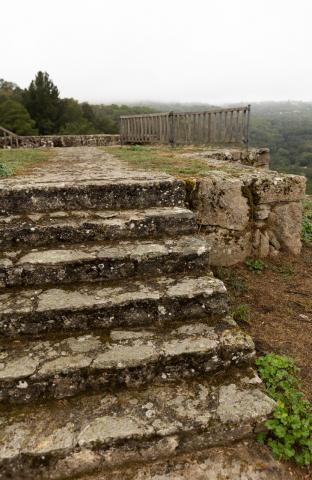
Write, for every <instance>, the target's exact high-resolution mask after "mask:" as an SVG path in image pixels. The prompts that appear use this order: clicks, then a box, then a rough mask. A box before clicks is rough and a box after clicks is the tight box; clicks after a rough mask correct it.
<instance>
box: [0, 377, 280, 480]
mask: <svg viewBox="0 0 312 480" xmlns="http://www.w3.org/2000/svg"><path fill="white" fill-rule="evenodd" d="M242 373H243V374H244V377H246V375H247V376H248V377H249V378H250V380H251V382H250V383H249V384H248V385H246V383H242V382H241V378H242ZM242 373H240V372H239V371H237V370H234V371H232V373H231V375H230V376H228V377H226V378H224V380H223V382H222V385H221V386H219V384H217V383H211V382H209V381H207V380H205V379H199V380H198V381H196V382H194V381H193V382H188V383H185V384H181V383H178V384H176V383H173V384H167V385H165V386H164V385H153V386H149V387H148V388H146V389H144V390H141V391H133V390H128V391H122V392H120V393H115V394H113V395H107V396H105V397H101V396H92V397H86V398H84V397H81V398H78V399H76V400H75V401H74V400H70V401H67V402H64V401H63V403H62V405H58V406H57V405H56V408H55V409H47V408H46V407H45V406H42V407H38V408H36V409H35V410H33V411H28V414H27V417H26V418H25V416H24V415H23V414H20V415H19V414H16V413H14V414H12V416H10V414H8V415H7V416H6V417H2V420H1V423H2V424H1V440H2V442H1V445H0V466H1V470H0V471H1V474H2V477H0V478H5V477H4V476H3V475H4V474H7V475H8V474H9V473H10V472H11V471H12V470H11V469H12V468H13V467H12V466H13V465H14V469H15V470H14V472H15V475H16V477H14V478H20V477H19V476H18V475H19V474H20V473H21V472H23V473H25V472H28V474H30V472H31V468H32V467H31V465H32V464H33V463H32V461H31V458H32V457H33V456H36V458H37V460H36V468H37V469H39V470H38V471H40V475H41V477H40V478H42V479H45V478H52V479H53V478H60V472H61V469H62V468H63V467H62V462H63V457H64V454H66V455H67V457H69V458H68V461H67V467H68V465H70V457H71V455H73V456H74V458H75V462H74V465H75V466H74V468H75V471H76V472H77V471H78V472H79V469H81V470H80V473H81V472H85V471H86V470H88V468H90V466H88V462H84V461H82V462H81V465H80V464H79V460H78V458H77V454H78V453H79V452H84V453H86V451H89V452H90V453H91V454H92V453H94V454H95V456H96V458H97V463H98V465H99V464H100V463H101V464H102V465H103V462H104V464H105V465H106V466H110V467H112V466H116V465H119V464H120V463H123V462H124V461H125V459H126V458H128V460H129V456H130V458H131V459H132V461H135V460H136V461H138V460H139V461H140V462H142V460H143V461H145V460H146V461H147V460H148V459H149V457H152V458H153V459H155V458H158V457H159V455H161V448H162V442H163V441H165V442H167V443H168V442H169V443H170V442H171V443H172V442H173V443H172V445H173V450H174V452H175V453H184V452H185V451H187V450H188V449H189V448H192V449H194V448H199V449H201V448H203V445H205V446H206V447H207V446H209V445H212V444H213V443H214V442H216V441H217V442H218V441H219V442H220V441H221V439H222V441H223V442H225V443H228V442H230V441H232V440H233V439H235V438H236V437H237V435H238V434H239V435H241V434H242V431H244V434H245V435H246V434H248V433H250V432H251V431H252V429H253V428H254V427H255V426H256V425H258V424H259V423H261V422H262V421H263V419H264V418H266V416H267V415H268V414H269V413H270V412H271V411H272V409H273V408H274V402H273V401H272V400H270V399H269V398H268V397H267V396H266V395H265V394H264V393H262V391H261V390H260V389H259V388H258V387H257V386H254V384H253V382H252V375H253V374H252V371H248V372H246V371H244V372H242ZM226 388H227V389H228V392H230V393H231V396H230V397H229V396H226V395H225V394H224V393H225V390H224V389H226ZM222 392H223V394H222ZM220 396H221V399H222V402H221V403H222V405H221V403H220ZM208 405H209V409H207V406H208ZM232 408H234V412H233V415H232V416H231V415H230V414H229V415H224V411H230V410H231V409H232ZM238 432H239V433H238ZM146 441H148V445H149V448H148V449H146ZM116 442H117V443H116ZM117 444H118V445H119V447H118V448H117V449H116V448H115V445H117ZM144 445H145V446H144ZM142 448H143V450H142ZM167 453H168V452H167ZM21 454H23V460H22V461H20V462H19V461H18V459H19V458H21V457H20V455H21ZM42 454H44V455H45V458H42V456H40V455H42ZM75 455H76V457H75ZM142 455H143V457H142ZM82 458H84V455H82ZM58 462H59V463H58ZM93 468H94V465H93ZM52 470H53V472H54V473H52ZM69 473H70V472H69V471H67V475H68V476H69ZM71 473H72V472H71ZM49 475H50V476H49ZM51 475H52V476H51ZM58 475H59V476H58Z"/></svg>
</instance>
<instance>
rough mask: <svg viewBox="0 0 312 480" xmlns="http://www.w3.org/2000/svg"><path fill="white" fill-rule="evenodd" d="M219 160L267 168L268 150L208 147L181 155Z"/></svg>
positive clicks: (268, 161) (268, 163) (268, 160)
mask: <svg viewBox="0 0 312 480" xmlns="http://www.w3.org/2000/svg"><path fill="white" fill-rule="evenodd" d="M183 156H185V157H187V158H199V159H207V160H209V161H210V160H219V161H226V162H229V163H239V164H242V165H248V166H252V167H256V168H269V165H270V150H269V149H268V148H250V149H249V150H246V149H241V148H209V149H207V150H204V151H200V152H195V153H191V154H190V153H185V154H183V155H182V157H183Z"/></svg>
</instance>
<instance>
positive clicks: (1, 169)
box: [0, 163, 12, 177]
mask: <svg viewBox="0 0 312 480" xmlns="http://www.w3.org/2000/svg"><path fill="white" fill-rule="evenodd" d="M9 175H12V171H11V169H10V168H9V167H7V166H6V165H4V163H0V177H8V176H9Z"/></svg>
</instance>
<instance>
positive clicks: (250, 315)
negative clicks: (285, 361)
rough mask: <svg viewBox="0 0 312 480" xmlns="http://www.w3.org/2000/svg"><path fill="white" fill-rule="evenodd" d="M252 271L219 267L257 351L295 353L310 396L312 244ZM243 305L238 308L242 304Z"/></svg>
mask: <svg viewBox="0 0 312 480" xmlns="http://www.w3.org/2000/svg"><path fill="white" fill-rule="evenodd" d="M264 263H265V268H264V269H263V270H262V271H260V272H256V271H251V270H250V269H249V268H248V267H247V266H246V265H245V264H240V265H237V266H234V267H227V268H217V269H215V274H216V276H218V277H220V278H222V280H223V281H224V283H225V284H226V286H227V288H228V291H229V293H230V297H231V304H232V308H233V311H234V312H235V311H237V310H236V309H237V307H240V306H242V305H244V307H243V311H244V312H245V316H247V319H245V320H241V321H240V322H239V323H240V325H241V327H242V328H243V329H244V330H246V331H248V332H249V333H250V334H251V335H252V337H253V339H254V341H255V344H256V350H257V354H258V355H262V354H265V353H267V352H276V353H279V354H285V355H289V356H291V357H293V358H294V359H295V360H296V363H297V365H298V366H299V367H300V369H301V370H300V375H301V378H302V389H303V391H304V392H305V394H306V395H307V397H308V398H309V400H310V401H311V402H312V244H307V243H306V244H304V246H303V249H302V253H301V255H300V256H298V257H289V256H286V255H280V256H279V257H278V258H277V259H274V260H272V259H270V260H269V261H267V260H266V261H265V262H264ZM238 311H239V309H238ZM288 468H289V471H290V474H291V475H292V476H293V478H294V479H296V480H297V479H298V480H299V479H300V480H303V479H312V468H311V467H310V469H302V468H296V467H294V466H291V465H289V466H288Z"/></svg>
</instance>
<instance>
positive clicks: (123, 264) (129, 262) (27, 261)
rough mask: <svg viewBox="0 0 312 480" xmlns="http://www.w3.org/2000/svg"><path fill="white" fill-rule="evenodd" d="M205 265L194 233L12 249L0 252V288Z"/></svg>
mask: <svg viewBox="0 0 312 480" xmlns="http://www.w3.org/2000/svg"><path fill="white" fill-rule="evenodd" d="M208 267H209V251H208V246H207V244H206V242H205V241H204V240H203V239H201V238H198V237H194V236H181V237H178V238H176V239H174V238H165V239H158V240H154V239H151V240H132V241H123V242H118V243H117V244H116V243H115V244H114V243H113V242H110V243H108V244H105V243H103V242H101V243H97V244H92V245H88V244H86V245H73V246H70V247H64V248H58V249H54V250H53V249H37V250H31V251H29V250H28V251H27V250H26V251H19V250H17V251H16V250H11V251H8V252H3V253H2V255H1V256H0V286H2V287H17V286H23V287H27V286H40V287H42V286H44V285H48V284H51V285H60V284H65V283H67V284H68V283H77V282H102V281H111V280H121V279H122V278H126V277H134V276H136V277H141V278H142V277H144V276H146V275H149V276H153V275H164V274H174V273H196V272H198V273H200V272H202V273H205V272H206V271H207V270H208Z"/></svg>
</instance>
